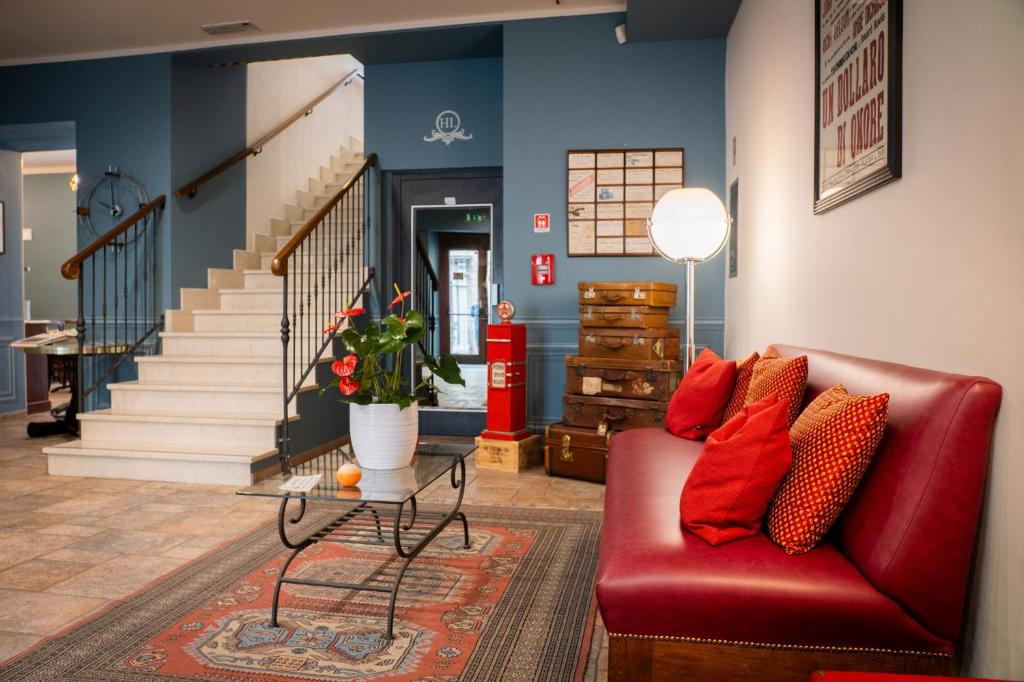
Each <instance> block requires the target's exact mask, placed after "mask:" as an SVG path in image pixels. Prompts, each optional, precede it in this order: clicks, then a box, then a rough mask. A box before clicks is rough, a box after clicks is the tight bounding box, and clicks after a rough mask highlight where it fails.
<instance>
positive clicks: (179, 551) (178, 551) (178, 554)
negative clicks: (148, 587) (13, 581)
mask: <svg viewBox="0 0 1024 682" xmlns="http://www.w3.org/2000/svg"><path fill="white" fill-rule="evenodd" d="M209 551H210V548H209V547H186V546H184V545H178V546H177V547H171V548H170V549H169V550H167V551H166V552H164V553H163V555H162V556H170V557H175V558H177V559H195V558H196V557H201V556H202V555H204V554H206V553H207V552H209ZM2 575H3V574H0V576H2Z"/></svg>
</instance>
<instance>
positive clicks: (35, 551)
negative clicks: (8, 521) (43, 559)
mask: <svg viewBox="0 0 1024 682" xmlns="http://www.w3.org/2000/svg"><path fill="white" fill-rule="evenodd" d="M74 539H75V538H69V537H63V536H60V535H46V536H40V535H37V534H36V533H25V532H20V531H10V530H8V531H5V532H2V533H0V570H2V569H6V568H10V567H11V566H14V565H16V564H20V563H21V562H23V561H28V560H29V559H34V558H36V557H37V556H40V555H43V554H46V553H48V552H52V551H54V550H56V549H60V548H61V547H64V546H65V545H67V544H69V543H71V542H73V541H74Z"/></svg>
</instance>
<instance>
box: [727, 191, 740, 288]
mask: <svg viewBox="0 0 1024 682" xmlns="http://www.w3.org/2000/svg"><path fill="white" fill-rule="evenodd" d="M729 217H730V218H732V225H731V229H730V230H729V279H732V278H733V277H737V276H739V274H740V253H739V251H740V179H739V178H736V179H735V180H733V181H732V184H731V185H729Z"/></svg>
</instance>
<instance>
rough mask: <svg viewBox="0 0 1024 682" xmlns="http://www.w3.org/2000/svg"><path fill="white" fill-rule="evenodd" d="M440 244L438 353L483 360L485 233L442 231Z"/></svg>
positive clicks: (486, 272)
mask: <svg viewBox="0 0 1024 682" xmlns="http://www.w3.org/2000/svg"><path fill="white" fill-rule="evenodd" d="M438 244H439V246H440V261H441V272H440V280H441V282H440V287H439V288H440V290H441V292H440V293H441V315H440V317H441V352H442V353H445V354H451V355H454V356H455V358H456V359H457V360H458V361H459V362H460V363H467V364H483V363H484V362H485V361H486V359H485V358H486V348H487V322H488V309H489V307H490V306H489V305H488V303H489V302H488V300H487V294H488V288H489V287H488V283H489V281H490V267H489V263H490V250H491V239H490V236H489V235H487V234H456V233H450V232H446V233H442V234H441V235H440V236H439V239H438Z"/></svg>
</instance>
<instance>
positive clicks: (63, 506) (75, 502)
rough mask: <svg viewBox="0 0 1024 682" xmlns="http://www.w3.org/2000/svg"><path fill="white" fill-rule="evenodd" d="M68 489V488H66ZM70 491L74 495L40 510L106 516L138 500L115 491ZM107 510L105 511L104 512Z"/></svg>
mask: <svg viewBox="0 0 1024 682" xmlns="http://www.w3.org/2000/svg"><path fill="white" fill-rule="evenodd" d="M65 490H67V489H65ZM69 492H71V493H72V496H71V497H70V498H69V499H66V500H64V501H63V502H58V503H57V504H51V505H50V506H48V507H42V508H41V509H40V511H43V512H46V513H48V514H68V515H76V514H86V515H92V516H106V515H109V514H113V513H114V512H116V511H121V510H122V509H126V508H129V507H132V506H135V505H136V503H137V501H136V500H134V499H133V498H132V496H130V495H127V494H125V495H118V494H113V493H79V494H75V492H74V491H73V490H70V491H69ZM104 512H105V513H104Z"/></svg>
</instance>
